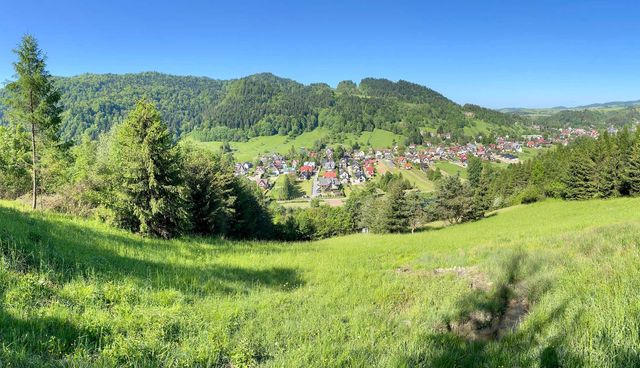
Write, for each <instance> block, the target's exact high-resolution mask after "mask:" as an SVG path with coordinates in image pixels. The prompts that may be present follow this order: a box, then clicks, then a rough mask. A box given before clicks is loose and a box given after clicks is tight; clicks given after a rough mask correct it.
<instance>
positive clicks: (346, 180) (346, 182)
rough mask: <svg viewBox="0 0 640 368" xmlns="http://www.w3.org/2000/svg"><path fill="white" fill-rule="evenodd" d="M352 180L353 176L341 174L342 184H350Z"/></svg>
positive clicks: (346, 173)
mask: <svg viewBox="0 0 640 368" xmlns="http://www.w3.org/2000/svg"><path fill="white" fill-rule="evenodd" d="M350 178H351V175H349V173H348V172H346V171H343V172H341V173H340V182H341V183H342V184H348V183H349V179H350Z"/></svg>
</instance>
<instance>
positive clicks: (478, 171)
mask: <svg viewBox="0 0 640 368" xmlns="http://www.w3.org/2000/svg"><path fill="white" fill-rule="evenodd" d="M467 177H468V178H469V185H471V188H473V189H475V188H477V187H478V186H479V185H480V178H481V177H482V160H481V159H480V158H478V157H475V156H471V157H469V160H468V161H467Z"/></svg>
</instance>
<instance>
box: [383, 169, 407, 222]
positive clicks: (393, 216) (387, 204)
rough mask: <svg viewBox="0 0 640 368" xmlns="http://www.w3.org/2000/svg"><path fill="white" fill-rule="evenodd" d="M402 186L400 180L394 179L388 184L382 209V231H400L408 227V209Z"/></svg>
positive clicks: (403, 186)
mask: <svg viewBox="0 0 640 368" xmlns="http://www.w3.org/2000/svg"><path fill="white" fill-rule="evenodd" d="M404 188H405V185H404V183H403V182H402V181H401V180H394V181H392V182H391V183H390V185H389V188H388V190H387V193H386V194H385V198H384V207H383V210H382V220H383V226H382V231H383V232H389V233H402V232H406V231H407V229H408V227H409V211H408V207H407V202H406V199H405V195H404Z"/></svg>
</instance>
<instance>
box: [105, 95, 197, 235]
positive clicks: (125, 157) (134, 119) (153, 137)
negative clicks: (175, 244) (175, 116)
mask: <svg viewBox="0 0 640 368" xmlns="http://www.w3.org/2000/svg"><path fill="white" fill-rule="evenodd" d="M113 159H114V162H113V164H114V174H115V175H114V182H113V185H114V190H113V194H114V198H113V201H112V203H111V204H109V206H110V207H111V208H112V209H113V210H114V212H115V214H116V221H117V222H118V223H119V224H120V225H121V226H123V227H125V228H128V229H131V230H133V231H136V232H140V233H142V234H146V235H150V236H159V237H163V238H170V237H173V236H175V235H177V234H179V233H181V232H182V231H184V230H185V229H186V228H187V226H188V215H187V212H186V203H185V200H184V195H185V187H184V182H183V178H182V177H181V175H180V170H181V169H180V160H179V156H178V152H177V150H176V148H175V147H174V145H173V141H172V138H171V134H170V133H169V130H168V129H167V126H166V125H165V124H164V123H163V122H162V120H161V118H160V113H159V112H158V110H157V109H156V108H155V106H154V105H153V104H152V103H150V102H148V101H139V102H138V103H137V104H136V107H135V108H134V109H133V111H131V112H130V113H129V116H128V117H127V118H126V120H125V121H124V122H123V123H122V125H121V126H119V127H118V130H117V132H116V135H115V142H114V152H113Z"/></svg>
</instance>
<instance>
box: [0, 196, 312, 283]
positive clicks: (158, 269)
mask: <svg viewBox="0 0 640 368" xmlns="http://www.w3.org/2000/svg"><path fill="white" fill-rule="evenodd" d="M0 224H6V227H7V228H4V229H3V228H0V254H1V255H3V256H4V257H5V258H6V259H11V260H12V264H13V267H15V269H16V270H17V271H18V272H25V271H29V270H34V271H53V273H54V274H55V275H56V277H57V278H58V280H59V281H61V282H66V281H69V280H71V279H73V278H76V277H88V278H102V279H106V280H124V279H134V280H136V282H138V283H140V284H145V285H150V286H151V287H153V288H172V289H177V290H180V291H182V292H186V293H191V294H208V293H234V292H248V291H249V290H251V289H253V288H256V287H268V288H272V289H275V290H283V291H289V290H293V289H295V288H297V287H299V286H301V285H304V280H303V279H302V277H301V276H300V273H299V271H298V270H296V269H294V268H287V267H265V268H261V269H249V268H243V267H238V266H233V265H225V264H209V265H208V264H206V263H205V264H204V265H202V264H198V256H205V253H208V252H215V251H216V250H217V251H221V252H225V251H227V250H229V249H232V248H233V247H232V246H231V245H229V244H228V243H227V244H225V245H223V246H219V247H217V249H216V248H215V247H209V246H202V244H199V245H195V244H192V243H190V242H189V241H187V242H186V243H185V244H181V245H180V246H175V244H172V243H171V242H169V241H162V240H151V239H144V238H140V237H137V236H125V235H120V234H117V233H113V232H105V231H100V230H97V229H92V228H90V227H88V226H81V225H77V224H73V223H71V222H70V221H60V220H55V219H53V220H50V219H46V218H41V217H40V216H38V215H35V216H34V215H28V214H25V213H23V212H21V211H19V210H15V209H11V208H6V207H0ZM265 248H271V249H270V251H273V252H277V251H279V249H281V248H278V247H275V246H271V245H268V244H266V245H265ZM244 251H245V252H247V253H253V252H254V250H253V248H252V247H245V250H244ZM207 256H210V254H207ZM170 259H173V262H171V261H170Z"/></svg>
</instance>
